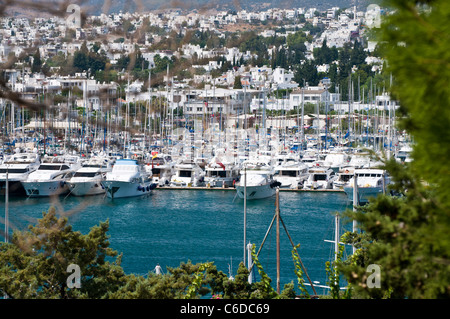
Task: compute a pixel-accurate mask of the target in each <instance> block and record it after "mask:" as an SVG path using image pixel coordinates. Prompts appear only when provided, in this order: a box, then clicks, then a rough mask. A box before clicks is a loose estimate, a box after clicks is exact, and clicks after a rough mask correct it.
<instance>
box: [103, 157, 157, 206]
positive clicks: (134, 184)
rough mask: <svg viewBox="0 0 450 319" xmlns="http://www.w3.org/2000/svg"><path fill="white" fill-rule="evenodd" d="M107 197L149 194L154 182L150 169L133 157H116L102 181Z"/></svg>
mask: <svg viewBox="0 0 450 319" xmlns="http://www.w3.org/2000/svg"><path fill="white" fill-rule="evenodd" d="M102 185H103V187H104V188H105V190H106V195H107V196H108V197H109V198H120V197H134V196H142V195H146V194H149V193H150V192H151V191H152V190H153V189H154V188H155V187H156V184H153V182H152V173H151V170H147V169H145V167H143V166H142V165H140V164H139V163H138V161H137V160H134V159H118V160H117V161H116V162H115V164H114V166H113V168H112V171H111V172H108V173H106V178H105V180H104V181H102Z"/></svg>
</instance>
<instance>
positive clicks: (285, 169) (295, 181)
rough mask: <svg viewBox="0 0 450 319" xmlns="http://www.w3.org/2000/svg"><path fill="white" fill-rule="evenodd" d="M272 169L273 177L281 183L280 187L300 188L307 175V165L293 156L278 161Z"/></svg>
mask: <svg viewBox="0 0 450 319" xmlns="http://www.w3.org/2000/svg"><path fill="white" fill-rule="evenodd" d="M274 170H275V174H274V177H273V178H274V180H276V181H278V182H280V183H281V185H280V188H292V189H296V188H301V187H303V183H304V182H305V181H306V180H307V179H308V176H309V174H308V170H309V167H308V165H307V164H305V163H303V162H302V161H300V160H298V159H296V158H294V157H293V156H287V157H285V158H283V159H282V160H280V161H278V162H277V165H276V166H275V168H274Z"/></svg>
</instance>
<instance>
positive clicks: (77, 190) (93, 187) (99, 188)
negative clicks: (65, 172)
mask: <svg viewBox="0 0 450 319" xmlns="http://www.w3.org/2000/svg"><path fill="white" fill-rule="evenodd" d="M105 192H106V190H105V188H104V187H103V185H102V184H101V182H100V181H98V182H93V181H92V182H76V183H70V195H73V196H89V195H100V194H104V193H105Z"/></svg>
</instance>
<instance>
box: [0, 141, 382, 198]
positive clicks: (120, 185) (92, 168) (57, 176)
mask: <svg viewBox="0 0 450 319" xmlns="http://www.w3.org/2000/svg"><path fill="white" fill-rule="evenodd" d="M214 153H215V154H214V155H213V156H210V157H209V158H206V157H194V156H193V155H194V154H192V153H189V152H186V153H183V154H181V155H178V156H176V155H175V156H174V155H173V154H169V153H159V152H156V151H154V152H150V153H148V154H146V155H142V156H136V154H134V156H127V158H122V156H112V155H111V154H109V155H107V154H104V153H102V152H101V153H97V154H92V155H91V156H89V157H88V158H86V157H80V156H77V155H57V156H51V155H46V156H43V157H42V158H41V157H40V156H39V155H38V153H37V151H36V150H34V151H33V152H20V151H19V150H16V153H14V154H11V155H6V156H5V157H4V158H3V159H2V163H1V164H0V191H1V192H3V193H4V192H5V189H6V179H7V178H6V173H8V187H9V193H13V194H22V195H25V196H28V197H42V196H52V195H68V194H70V195H73V196H86V195H99V194H106V196H108V197H110V198H120V197H134V196H140V195H146V194H149V193H150V192H151V191H152V190H153V189H154V188H156V187H178V188H179V187H209V188H217V187H220V188H230V187H233V188H235V189H236V193H237V196H238V197H239V198H246V199H260V198H266V197H270V196H273V195H274V194H275V191H276V188H277V187H279V188H286V189H305V190H321V189H329V190H331V189H334V190H341V191H345V192H346V193H347V195H348V198H349V200H353V185H354V177H355V176H356V177H357V186H358V191H359V192H358V202H359V203H363V202H365V201H367V199H368V198H369V197H370V196H376V194H378V193H381V192H384V191H385V189H386V186H387V185H388V184H389V182H390V180H389V177H388V176H387V174H386V172H385V171H384V170H381V169H376V168H375V166H377V164H379V163H374V162H372V161H371V160H370V158H369V156H368V154H363V153H357V152H356V153H352V154H348V153H346V152H339V151H338V152H329V153H328V154H322V156H320V155H319V154H317V152H304V153H302V154H300V153H298V152H292V151H290V152H289V151H281V152H276V153H274V152H271V151H263V150H257V151H255V152H248V153H247V154H246V155H245V156H238V155H237V154H236V153H231V152H226V150H225V149H222V150H221V149H218V150H215V152H214ZM175 158H176V159H175Z"/></svg>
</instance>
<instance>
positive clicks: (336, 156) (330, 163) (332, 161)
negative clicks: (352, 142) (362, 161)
mask: <svg viewBox="0 0 450 319" xmlns="http://www.w3.org/2000/svg"><path fill="white" fill-rule="evenodd" d="M349 160H350V159H349V157H348V155H347V154H346V153H344V152H330V153H328V154H327V155H326V156H325V159H324V160H323V164H322V165H323V166H325V167H329V168H331V169H332V170H333V171H334V172H336V173H337V172H338V171H339V170H340V169H341V168H342V167H344V166H346V165H348V161H349Z"/></svg>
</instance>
